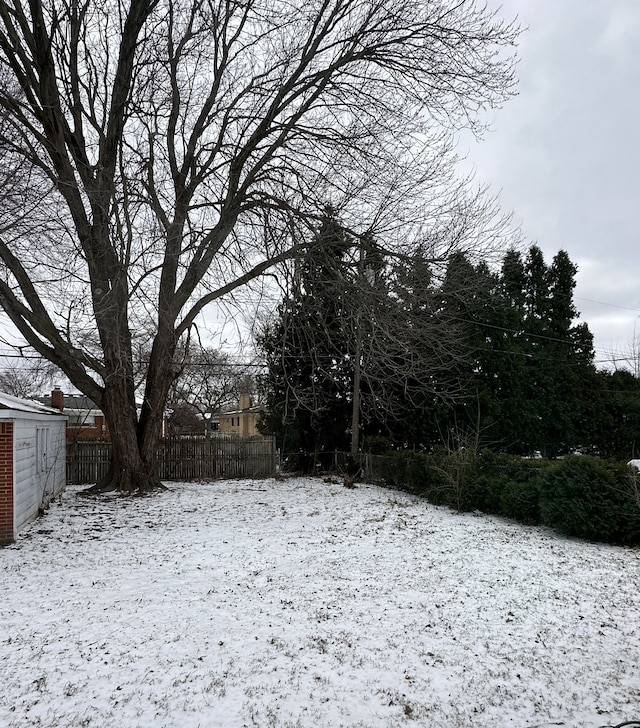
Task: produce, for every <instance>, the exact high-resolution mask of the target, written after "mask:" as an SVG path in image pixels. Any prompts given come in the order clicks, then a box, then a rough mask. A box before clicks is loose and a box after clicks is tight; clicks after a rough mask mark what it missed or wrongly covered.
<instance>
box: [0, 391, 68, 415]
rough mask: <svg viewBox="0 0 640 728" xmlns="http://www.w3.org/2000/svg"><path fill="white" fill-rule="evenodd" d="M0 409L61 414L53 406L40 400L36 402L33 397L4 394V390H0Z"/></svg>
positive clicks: (39, 413)
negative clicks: (25, 397) (24, 397)
mask: <svg viewBox="0 0 640 728" xmlns="http://www.w3.org/2000/svg"><path fill="white" fill-rule="evenodd" d="M0 410H12V411H14V412H26V413H29V414H38V415H58V416H60V417H62V416H63V415H62V413H61V412H60V410H57V409H55V408H53V407H47V406H45V405H44V404H42V403H41V402H36V401H34V400H33V399H22V398H20V397H14V396H13V395H11V394H5V393H4V392H0Z"/></svg>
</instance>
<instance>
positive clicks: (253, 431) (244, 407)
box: [218, 392, 264, 437]
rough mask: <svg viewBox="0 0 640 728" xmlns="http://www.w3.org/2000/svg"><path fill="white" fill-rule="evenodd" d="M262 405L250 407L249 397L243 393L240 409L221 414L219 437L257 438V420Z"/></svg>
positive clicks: (258, 434)
mask: <svg viewBox="0 0 640 728" xmlns="http://www.w3.org/2000/svg"><path fill="white" fill-rule="evenodd" d="M263 410H264V405H260V404H259V405H252V404H251V395H250V394H249V393H248V392H245V393H243V394H241V395H240V407H239V408H238V409H237V410H231V411H230V412H221V413H220V416H219V424H218V431H219V432H220V434H221V435H237V436H239V437H259V436H260V432H259V431H258V427H257V425H258V420H259V419H260V413H261V412H262V411H263Z"/></svg>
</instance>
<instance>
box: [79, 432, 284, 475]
mask: <svg viewBox="0 0 640 728" xmlns="http://www.w3.org/2000/svg"><path fill="white" fill-rule="evenodd" d="M110 456H111V443H109V442H96V441H85V442H82V441H78V442H75V443H73V444H70V445H68V446H67V482H68V483H74V484H83V483H95V482H96V481H98V480H99V479H100V478H101V477H103V476H104V475H106V473H107V469H108V467H109V458H110ZM275 472H276V446H275V440H274V438H271V437H264V438H247V439H245V438H239V437H224V438H223V437H216V438H195V437H194V438H190V437H179V438H178V437H176V438H170V439H168V440H164V441H163V442H162V443H161V444H160V446H159V447H158V473H159V476H160V479H161V480H213V479H216V478H268V477H272V476H273V475H274V474H275Z"/></svg>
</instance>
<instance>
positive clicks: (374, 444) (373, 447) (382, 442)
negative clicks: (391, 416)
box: [362, 435, 391, 455]
mask: <svg viewBox="0 0 640 728" xmlns="http://www.w3.org/2000/svg"><path fill="white" fill-rule="evenodd" d="M362 450H363V452H368V453H371V454H372V455H388V454H389V453H390V452H391V441H390V440H389V438H388V437H383V436H382V435H367V436H366V437H365V438H364V442H363V443H362Z"/></svg>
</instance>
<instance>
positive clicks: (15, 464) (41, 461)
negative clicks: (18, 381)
mask: <svg viewBox="0 0 640 728" xmlns="http://www.w3.org/2000/svg"><path fill="white" fill-rule="evenodd" d="M66 424H67V417H66V416H65V415H63V414H62V413H61V412H60V411H59V410H56V409H52V408H51V407H46V406H44V405H43V404H40V402H33V401H31V400H27V399H19V398H18V397H12V396H11V395H8V394H3V393H0V545H5V544H8V543H11V542H12V541H14V540H15V538H16V536H17V534H18V532H19V531H20V529H22V528H23V527H24V526H25V525H26V524H27V523H29V521H31V520H33V519H34V518H35V517H36V516H37V515H38V513H39V512H42V510H43V509H45V508H46V507H47V506H48V504H49V501H50V500H51V499H52V498H53V497H54V496H55V495H56V494H58V493H60V492H61V491H62V490H63V489H64V487H65V484H66Z"/></svg>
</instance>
